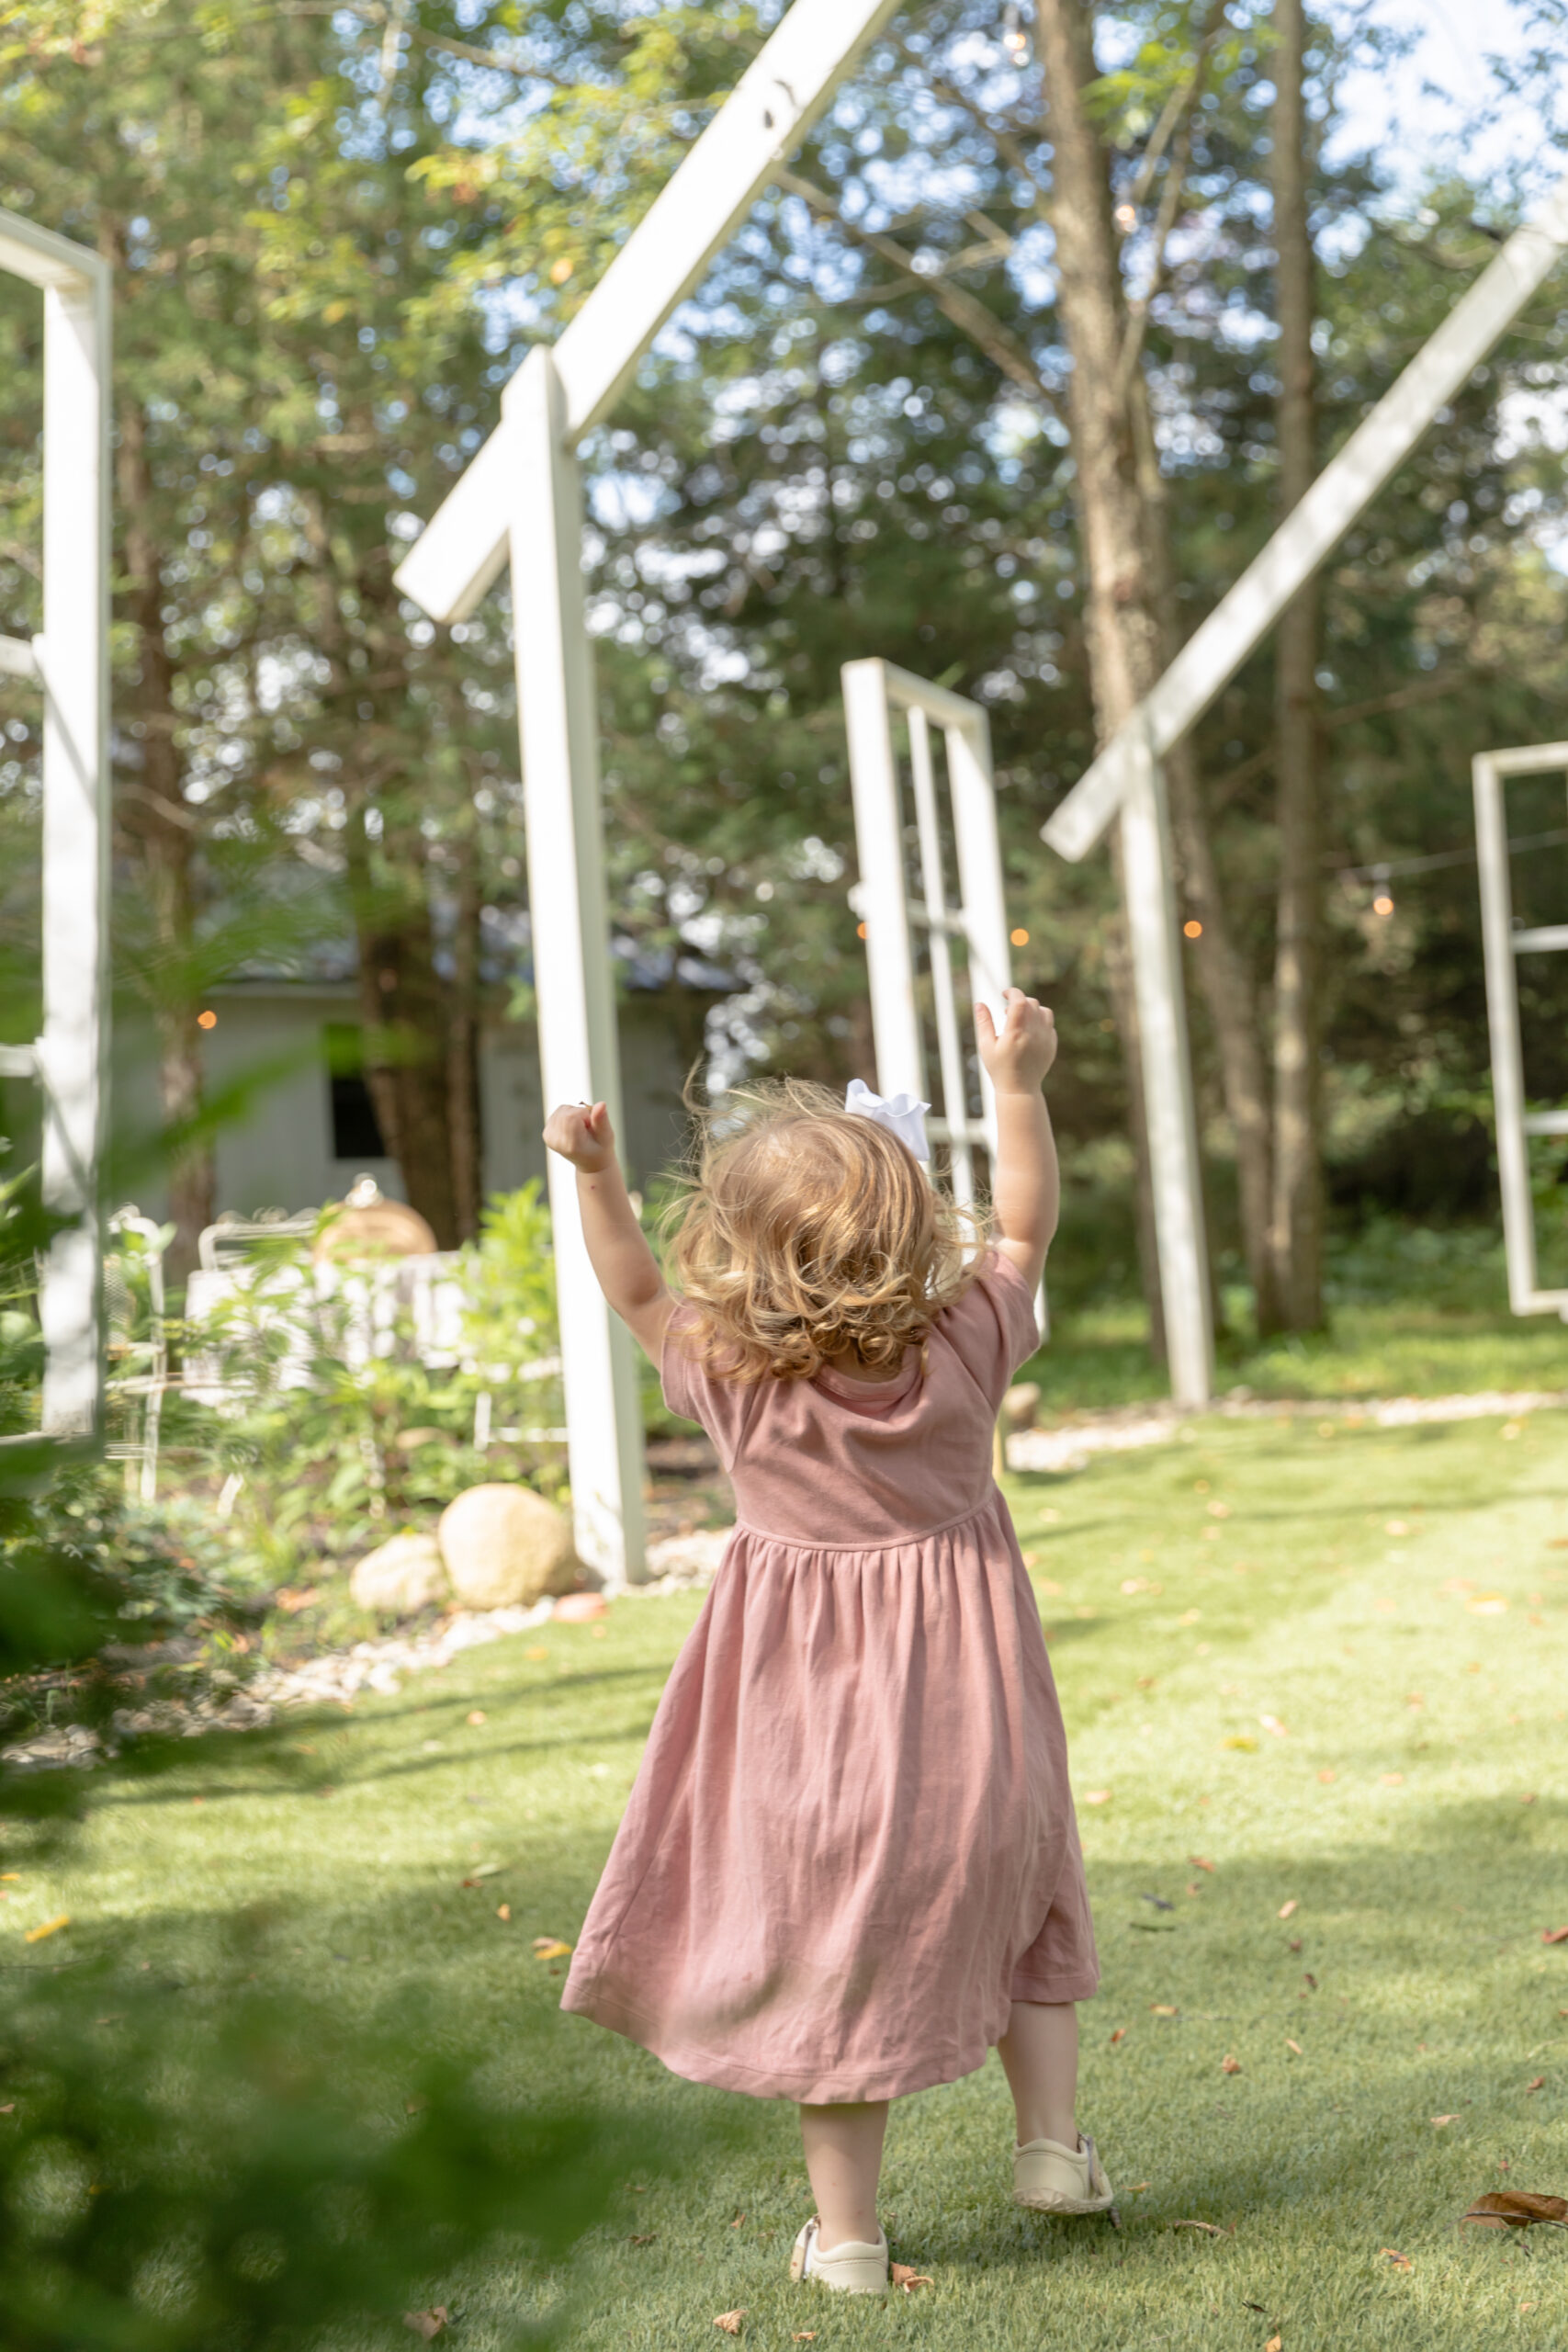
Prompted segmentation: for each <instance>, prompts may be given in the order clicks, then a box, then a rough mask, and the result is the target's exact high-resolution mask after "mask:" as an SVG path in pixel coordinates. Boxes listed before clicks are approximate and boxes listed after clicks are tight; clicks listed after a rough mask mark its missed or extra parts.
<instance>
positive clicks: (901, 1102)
mask: <svg viewBox="0 0 1568 2352" xmlns="http://www.w3.org/2000/svg"><path fill="white" fill-rule="evenodd" d="M844 1108H845V1110H846V1111H857V1112H858V1113H859V1114H860V1115H861V1117H862V1118H863V1119H874V1120H875V1121H876V1124H877V1125H878V1126H879V1127H886V1128H887V1130H888V1131H889V1133H890V1134H892V1135H896V1136H897V1138H898V1140H899V1142H900V1143H904V1144H908V1147H909V1149H910V1150H911V1151H912V1152H913V1153H914V1155H915V1158H916V1159H928V1160H929V1159H930V1158H931V1146H930V1145H929V1144H928V1143H927V1141H926V1113H927V1112H928V1111H929V1110H930V1109H931V1104H930V1103H922V1102H921V1101H920V1100H919V1097H918V1096H917V1095H914V1094H890V1095H888V1096H887V1098H886V1101H885V1100H884V1099H883V1097H882V1096H881V1095H880V1094H874V1093H873V1092H872V1091H871V1089H870V1087H869V1086H868V1085H867V1084H866V1082H865V1080H864V1079H863V1078H852V1079H851V1080H850V1083H849V1091H848V1092H847V1093H846V1094H845V1096H844Z"/></svg>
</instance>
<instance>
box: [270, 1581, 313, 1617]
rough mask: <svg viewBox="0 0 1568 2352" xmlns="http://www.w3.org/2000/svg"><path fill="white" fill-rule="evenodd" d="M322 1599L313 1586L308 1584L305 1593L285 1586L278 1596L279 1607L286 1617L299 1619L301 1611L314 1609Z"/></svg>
mask: <svg viewBox="0 0 1568 2352" xmlns="http://www.w3.org/2000/svg"><path fill="white" fill-rule="evenodd" d="M320 1599H321V1594H320V1593H319V1592H318V1591H317V1589H316V1588H315V1586H314V1585H313V1584H308V1585H307V1586H306V1587H305V1588H304V1589H303V1591H293V1590H291V1589H289V1587H288V1585H285V1586H284V1588H283V1590H282V1591H281V1592H280V1593H279V1594H278V1595H277V1605H278V1607H279V1608H280V1609H281V1610H282V1611H283V1613H284V1615H285V1616H286V1617H298V1615H299V1611H301V1609H313V1608H314V1607H315V1605H316V1603H317V1601H318V1600H320Z"/></svg>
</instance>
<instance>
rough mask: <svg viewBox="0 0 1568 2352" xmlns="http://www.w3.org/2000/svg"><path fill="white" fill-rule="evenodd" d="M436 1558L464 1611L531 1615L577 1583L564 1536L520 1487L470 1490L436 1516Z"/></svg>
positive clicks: (550, 1512) (548, 1510)
mask: <svg viewBox="0 0 1568 2352" xmlns="http://www.w3.org/2000/svg"><path fill="white" fill-rule="evenodd" d="M440 1534H441V1554H442V1557H443V1558H444V1559H445V1561H446V1572H447V1574H448V1576H450V1577H451V1579H452V1584H453V1589H454V1590H455V1591H456V1592H457V1598H458V1600H461V1601H464V1602H466V1603H467V1605H468V1608H470V1609H508V1608H512V1607H513V1606H515V1605H516V1604H517V1603H518V1602H521V1603H522V1604H523V1606H524V1607H525V1608H531V1607H532V1606H533V1604H534V1602H535V1601H536V1600H543V1599H544V1597H545V1595H546V1594H547V1593H551V1592H570V1590H571V1589H572V1588H573V1586H574V1585H575V1584H576V1582H577V1556H576V1554H575V1553H574V1551H573V1549H572V1542H571V1529H570V1525H569V1524H568V1522H567V1521H566V1520H564V1519H563V1518H562V1517H561V1514H560V1512H559V1511H558V1510H554V1509H553V1508H552V1507H551V1505H550V1504H548V1503H547V1502H545V1501H544V1500H542V1498H540V1497H539V1496H538V1495H536V1494H533V1493H531V1492H530V1490H529V1489H528V1488H527V1487H502V1486H484V1487H469V1488H468V1492H467V1493H466V1494H461V1495H459V1496H458V1497H457V1500H456V1502H451V1503H448V1504H447V1506H446V1510H444V1511H443V1512H442V1514H441V1528H440Z"/></svg>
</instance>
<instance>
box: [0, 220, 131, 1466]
mask: <svg viewBox="0 0 1568 2352" xmlns="http://www.w3.org/2000/svg"><path fill="white" fill-rule="evenodd" d="M0 269H5V270H7V271H9V272H10V273H11V275H12V276H13V277H23V278H26V279H27V280H28V284H29V285H33V286H37V287H39V288H41V289H42V292H43V354H44V363H43V373H44V390H43V628H42V631H41V633H40V634H39V636H37V637H34V638H32V639H21V638H0V671H4V672H5V673H6V674H7V675H8V676H11V677H17V678H30V679H34V680H36V681H37V683H38V684H39V685H40V686H41V687H42V689H43V893H42V899H43V903H42V922H43V1032H42V1035H40V1036H39V1038H38V1039H37V1040H36V1041H35V1043H34V1044H32V1045H31V1046H16V1045H11V1046H4V1047H0V1070H3V1071H4V1072H5V1073H6V1075H7V1076H11V1077H32V1078H36V1079H37V1080H39V1084H40V1086H41V1088H42V1091H43V1103H44V1117H43V1159H42V1171H41V1173H42V1190H43V1199H44V1204H45V1206H46V1207H47V1208H49V1209H51V1210H52V1211H54V1212H55V1213H56V1214H57V1215H59V1216H67V1217H70V1218H71V1219H72V1220H73V1222H72V1223H71V1224H70V1225H69V1226H68V1227H66V1229H65V1230H64V1231H63V1232H62V1233H61V1234H59V1235H58V1236H57V1237H56V1238H55V1240H54V1242H53V1243H52V1244H51V1248H50V1250H49V1253H48V1257H47V1259H46V1261H45V1263H44V1267H43V1272H42V1279H41V1283H40V1285H39V1318H40V1321H41V1323H42V1327H43V1339H44V1375H43V1401H42V1425H43V1430H44V1432H45V1434H46V1435H48V1436H51V1437H75V1436H88V1435H96V1433H97V1431H98V1430H99V1429H100V1428H101V1426H102V1419H103V1401H104V1360H103V1311H102V1281H103V1271H102V1265H101V1261H100V1255H99V1231H98V1222H99V1220H98V1200H97V1182H98V1166H99V1161H100V1158H101V1146H102V1128H103V1086H102V1075H101V1074H102V1071H103V1069H104V1068H105V1067H106V1064H107V1020H108V990H107V942H108V579H109V489H108V484H109V467H108V410H109V282H110V281H109V270H108V266H107V263H105V262H103V261H102V260H100V258H99V257H98V255H97V254H95V253H92V252H89V251H88V249H87V248H86V247H85V246H84V245H78V244H73V243H72V242H71V241H70V240H69V239H68V238H65V237H59V236H56V235H55V234H54V233H53V232H52V231H51V230H48V229H40V228H38V227H37V226H36V225H35V224H34V223H33V222H32V221H31V220H24V219H23V218H22V217H21V216H20V215H19V214H17V213H14V212H0Z"/></svg>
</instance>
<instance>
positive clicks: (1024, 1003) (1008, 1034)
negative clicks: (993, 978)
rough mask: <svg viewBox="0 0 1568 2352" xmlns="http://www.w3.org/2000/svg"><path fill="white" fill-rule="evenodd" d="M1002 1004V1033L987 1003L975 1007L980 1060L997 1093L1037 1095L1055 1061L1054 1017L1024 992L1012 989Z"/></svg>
mask: <svg viewBox="0 0 1568 2352" xmlns="http://www.w3.org/2000/svg"><path fill="white" fill-rule="evenodd" d="M1002 1001H1003V1002H1004V1003H1005V1005H1006V1006H1007V1012H1006V1013H1005V1014H1004V1016H1003V1019H1002V1025H1001V1028H1000V1030H999V1031H998V1028H997V1024H996V1023H995V1022H994V1021H993V1020H992V1018H991V1008H990V1006H989V1005H988V1004H977V1005H976V1007H975V1033H976V1042H977V1043H978V1045H979V1048H980V1059H981V1060H982V1061H983V1062H984V1063H985V1065H986V1069H987V1073H988V1074H989V1077H990V1080H991V1084H992V1085H993V1086H994V1087H995V1088H996V1090H997V1092H998V1094H1034V1093H1038V1091H1039V1090H1040V1085H1041V1081H1042V1080H1043V1078H1044V1076H1045V1073H1046V1071H1047V1070H1048V1069H1050V1067H1051V1065H1052V1063H1053V1062H1054V1061H1055V1058H1056V1023H1055V1018H1054V1017H1053V1015H1052V1014H1051V1012H1049V1010H1048V1009H1047V1008H1046V1007H1045V1006H1044V1005H1043V1004H1039V1003H1037V1002H1036V1001H1035V1000H1034V998H1033V997H1032V996H1025V995H1024V993H1023V990H1022V989H1008V990H1007V992H1006V994H1005V996H1004V998H1003V1000H1002Z"/></svg>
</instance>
